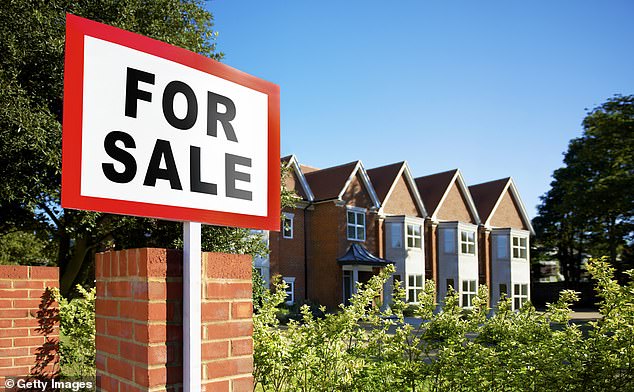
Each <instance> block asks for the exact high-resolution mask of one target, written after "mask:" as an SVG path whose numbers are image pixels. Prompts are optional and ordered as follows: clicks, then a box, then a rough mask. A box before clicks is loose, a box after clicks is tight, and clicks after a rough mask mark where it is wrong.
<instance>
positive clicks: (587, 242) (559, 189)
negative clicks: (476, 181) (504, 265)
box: [534, 95, 634, 281]
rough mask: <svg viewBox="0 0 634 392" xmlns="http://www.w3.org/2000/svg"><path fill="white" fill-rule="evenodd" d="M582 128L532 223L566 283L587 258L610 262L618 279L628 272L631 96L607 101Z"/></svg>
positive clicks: (633, 176) (632, 206) (633, 197)
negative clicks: (555, 258)
mask: <svg viewBox="0 0 634 392" xmlns="http://www.w3.org/2000/svg"><path fill="white" fill-rule="evenodd" d="M582 125H583V135H582V136H581V137H579V138H576V139H573V140H571V141H570V144H569V145H568V151H566V153H565V154H564V164H565V166H564V167H562V168H560V169H557V170H556V171H555V172H554V174H553V181H552V183H551V189H550V190H549V191H548V192H547V193H546V194H545V195H544V196H542V198H541V201H542V203H541V205H540V206H539V207H538V216H537V217H536V218H535V219H534V224H535V227H536V231H537V236H538V241H539V242H541V243H542V244H545V245H547V246H550V247H551V248H554V249H556V250H557V256H558V258H559V260H560V261H561V266H562V272H563V274H564V276H565V277H566V279H567V280H569V281H575V280H578V279H579V276H580V270H581V262H582V260H583V259H584V258H587V257H588V256H594V257H599V256H602V255H607V256H609V260H610V262H611V263H612V264H613V265H615V266H616V268H617V271H618V272H619V273H622V272H623V271H625V270H626V269H627V268H628V267H630V268H631V267H632V265H631V255H629V249H631V247H632V242H633V241H634V236H633V229H634V218H633V215H634V96H631V95H630V96H615V97H614V98H611V99H608V100H607V102H605V103H604V104H602V105H601V106H599V107H597V108H595V109H594V110H592V111H590V112H589V113H588V114H587V115H586V117H585V119H584V120H583V123H582ZM621 277H622V276H621Z"/></svg>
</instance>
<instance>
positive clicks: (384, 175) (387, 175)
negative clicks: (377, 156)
mask: <svg viewBox="0 0 634 392" xmlns="http://www.w3.org/2000/svg"><path fill="white" fill-rule="evenodd" d="M404 164H405V162H398V163H393V164H391V165H386V166H381V167H375V168H374V169H369V170H368V171H367V172H368V176H369V177H370V181H372V186H374V190H375V191H376V195H377V196H378V197H379V201H380V202H381V204H383V203H385V198H386V197H387V194H388V193H389V192H390V189H392V185H393V184H394V182H395V181H396V180H397V177H398V175H399V174H400V172H401V168H402V167H403V165H404Z"/></svg>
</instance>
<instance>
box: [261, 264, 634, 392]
mask: <svg viewBox="0 0 634 392" xmlns="http://www.w3.org/2000/svg"><path fill="white" fill-rule="evenodd" d="M589 270H590V273H591V274H592V276H593V277H594V279H595V280H596V290H597V293H598V296H599V298H601V302H600V304H599V305H600V313H601V315H602V316H603V317H602V318H601V319H600V320H598V321H596V322H590V323H589V325H588V326H587V329H586V330H585V332H583V333H582V331H581V329H580V328H579V327H578V326H577V325H575V324H572V323H571V322H570V320H569V313H570V305H571V303H572V302H574V301H575V300H576V294H575V293H574V292H571V291H564V292H562V293H561V296H560V299H559V300H558V302H557V303H555V304H550V305H548V307H547V310H546V311H545V312H543V313H538V312H536V311H535V309H534V308H533V307H532V305H530V303H527V304H526V305H525V306H524V307H522V309H520V310H519V311H512V310H511V303H510V301H509V300H508V299H506V300H503V301H501V303H500V305H499V306H498V308H497V309H495V312H493V313H492V312H491V311H490V309H488V308H487V305H486V304H487V302H488V301H487V300H488V298H487V292H488V291H487V289H486V287H485V286H481V287H480V288H479V293H478V296H477V298H476V300H475V301H474V304H475V306H474V308H473V309H472V310H471V311H469V312H464V311H463V310H462V309H461V308H460V307H459V306H458V296H457V295H456V293H450V294H449V295H448V296H447V298H445V299H444V301H443V304H442V306H441V310H440V311H438V310H437V309H438V307H437V304H436V303H435V300H434V292H435V287H434V283H433V282H431V281H428V282H427V284H426V286H425V291H424V293H422V294H421V296H420V298H419V304H418V305H417V306H416V307H415V309H413V312H414V314H415V315H416V316H417V317H419V318H421V319H422V320H424V321H423V322H422V323H421V324H420V326H418V327H414V326H412V325H410V324H407V323H405V322H404V319H403V310H404V309H406V307H407V305H406V304H405V303H404V302H403V301H402V300H401V299H400V298H403V294H404V293H403V291H402V290H401V289H400V288H397V290H396V294H395V298H394V304H393V306H392V307H391V309H390V310H388V311H381V310H379V309H378V308H377V307H376V306H372V305H371V304H372V303H373V302H374V301H373V299H375V298H377V297H378V296H379V295H380V289H381V287H382V285H383V282H384V281H386V279H388V276H389V274H390V273H391V272H392V271H391V270H389V269H386V270H385V271H384V272H383V273H382V274H381V275H380V276H377V277H374V278H373V279H372V280H371V281H370V282H369V283H368V284H367V285H365V286H364V287H362V288H361V289H360V290H359V292H358V293H357V294H356V295H355V296H354V297H353V299H352V301H351V304H350V305H349V306H345V307H344V306H341V308H340V311H339V312H338V313H335V314H327V315H326V316H325V317H323V318H315V317H314V316H313V314H312V313H311V312H310V310H309V309H308V307H304V308H303V309H302V312H303V320H301V322H296V321H290V322H289V323H288V326H287V328H279V325H278V320H277V318H276V317H275V314H276V311H277V310H278V309H277V306H278V305H279V304H281V303H282V302H283V301H284V289H283V286H282V284H281V283H279V282H278V283H277V289H276V290H273V292H268V291H265V292H263V293H262V296H261V304H260V306H259V309H258V312H257V313H256V314H255V315H254V324H255V328H254V345H255V353H254V363H255V370H254V377H255V382H256V389H257V390H261V391H373V392H376V391H439V392H440V391H442V392H445V391H465V392H466V391H496V392H497V391H502V392H504V391H508V392H511V391H549V392H550V391H634V368H633V364H634V323H633V321H634V305H633V304H634V284H633V283H632V280H631V279H630V283H629V284H628V285H627V286H620V285H619V284H618V283H617V282H616V281H615V280H614V279H613V269H612V268H611V267H610V266H609V265H608V264H607V263H606V261H605V260H603V259H599V260H593V261H592V262H591V263H590V266H589ZM631 277H632V274H631V273H630V278H631Z"/></svg>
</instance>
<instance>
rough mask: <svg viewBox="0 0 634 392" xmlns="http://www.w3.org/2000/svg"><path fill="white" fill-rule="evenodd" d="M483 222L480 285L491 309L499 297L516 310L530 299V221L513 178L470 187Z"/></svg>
mask: <svg viewBox="0 0 634 392" xmlns="http://www.w3.org/2000/svg"><path fill="white" fill-rule="evenodd" d="M469 190H470V191H471V195H472V196H473V200H474V201H475V204H476V207H477V209H478V212H479V214H480V217H481V219H482V224H481V225H480V228H479V231H478V240H479V244H480V258H479V270H480V282H481V283H482V284H486V285H487V286H488V287H489V290H490V293H489V294H490V296H491V306H492V307H494V306H495V305H496V304H497V302H498V300H499V298H500V296H501V295H506V296H507V297H511V298H512V300H513V301H512V306H513V309H519V308H520V307H521V306H522V304H523V303H524V302H526V301H527V300H528V299H529V298H530V236H531V235H535V232H534V230H533V227H532V225H531V221H530V219H529V217H528V214H527V212H526V208H525V207H524V204H523V203H522V199H521V198H520V194H519V192H518V190H517V188H516V186H515V183H514V182H513V179H512V178H503V179H500V180H495V181H490V182H486V183H482V184H478V185H472V186H470V187H469Z"/></svg>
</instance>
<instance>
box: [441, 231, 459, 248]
mask: <svg viewBox="0 0 634 392" xmlns="http://www.w3.org/2000/svg"><path fill="white" fill-rule="evenodd" d="M442 238H443V244H442V251H443V253H445V254H455V253H456V230H454V229H442Z"/></svg>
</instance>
